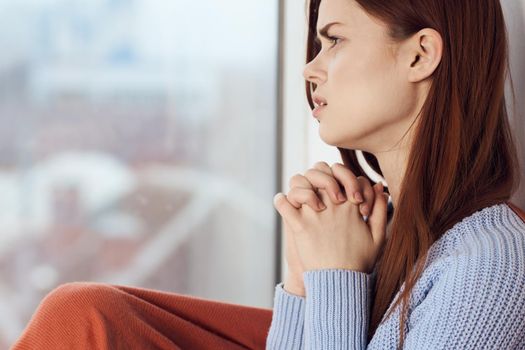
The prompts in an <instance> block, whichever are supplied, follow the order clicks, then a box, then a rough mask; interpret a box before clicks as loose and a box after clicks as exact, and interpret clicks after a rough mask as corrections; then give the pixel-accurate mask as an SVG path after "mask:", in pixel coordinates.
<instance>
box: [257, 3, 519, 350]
mask: <svg viewBox="0 0 525 350" xmlns="http://www.w3.org/2000/svg"><path fill="white" fill-rule="evenodd" d="M334 23H337V24H334ZM309 26H310V28H309V29H310V30H309V36H308V46H307V50H308V52H307V62H308V64H307V66H306V69H305V70H304V77H305V79H307V80H308V83H307V90H306V91H307V95H308V98H309V102H310V105H311V106H312V107H313V106H314V104H313V103H312V96H311V94H310V92H311V88H310V85H314V95H313V102H315V104H323V105H324V104H326V105H325V106H323V107H317V108H316V109H315V110H314V115H315V116H316V117H317V118H318V121H319V134H320V137H321V138H322V139H323V140H324V141H325V142H326V143H328V144H330V145H334V146H337V147H338V149H339V151H340V153H341V156H342V158H343V161H344V166H343V165H341V164H335V165H334V166H333V167H330V166H328V165H327V164H326V163H318V164H316V166H315V168H314V169H313V170H310V171H309V172H307V173H306V174H305V176H301V175H298V176H295V177H294V178H292V180H291V181H290V187H291V190H290V193H289V194H288V196H284V195H282V194H277V195H276V197H275V198H274V200H275V203H274V205H275V206H276V209H277V210H278V211H279V213H280V214H281V216H282V218H283V220H284V222H285V234H286V238H287V240H288V246H289V247H291V248H288V250H287V261H288V266H289V274H288V276H287V278H286V280H285V282H284V284H283V283H280V284H279V285H278V286H277V287H276V294H275V302H274V310H273V311H274V312H273V320H272V324H271V328H270V331H269V336H268V339H267V348H268V349H299V348H302V347H304V348H307V349H365V348H367V349H394V348H406V349H477V348H484V349H518V348H520V349H525V299H524V298H523V295H525V269H524V268H523V266H524V261H525V253H524V252H525V249H524V248H525V224H524V222H523V221H522V220H520V218H519V216H518V215H516V213H515V212H514V211H513V210H517V212H520V211H519V209H517V208H516V207H515V206H513V205H512V204H511V203H510V202H508V200H509V199H510V197H511V195H512V194H513V192H514V191H515V190H516V188H517V187H518V185H519V165H518V160H517V156H516V149H515V145H514V142H513V139H512V136H511V132H510V130H509V125H508V121H507V112H506V109H505V98H504V82H505V77H506V73H507V67H508V61H507V54H508V52H507V38H506V29H505V23H504V19H503V14H502V9H501V6H500V4H499V1H498V0H469V1H443V0H441V1H440V0H418V1H406V0H405V1H403V0H394V1H382V0H330V1H327V0H325V1H321V0H312V1H311V2H310V4H309ZM352 150H362V151H363V154H364V155H365V156H366V158H367V160H368V161H369V162H370V163H371V164H372V166H373V167H374V168H375V170H376V171H377V172H378V173H380V174H381V175H382V176H384V179H385V180H386V182H387V184H388V192H389V194H390V196H391V199H392V204H393V207H394V208H395V211H394V213H393V217H392V220H391V222H390V227H389V232H388V234H387V233H386V232H385V224H386V221H387V215H386V208H387V207H386V199H385V195H384V194H383V193H382V192H383V191H382V190H381V186H382V184H381V183H379V184H377V185H375V186H374V187H373V189H374V190H371V189H372V187H371V186H370V185H369V182H368V180H366V178H367V177H366V174H364V173H363V171H362V170H361V169H360V166H359V164H358V162H357V158H356V155H355V153H354V152H353V151H352ZM364 179H365V180H364ZM335 180H337V183H340V184H341V185H342V188H339V185H338V184H337V183H336V182H335ZM359 180H360V181H359ZM360 185H361V186H360ZM357 188H361V189H362V190H364V194H365V197H366V196H367V193H368V201H367V206H369V208H370V209H371V214H370V215H369V218H368V222H367V223H366V224H365V221H364V220H363V218H361V216H360V215H358V214H359V211H358V210H357V209H356V208H358V207H357V201H355V200H354V199H352V195H353V194H354V192H355V191H356V189H357ZM367 189H368V191H367ZM338 193H346V194H347V197H348V198H349V199H351V200H349V201H347V202H344V201H343V202H340V201H338V199H337V194H338ZM290 195H292V197H293V198H290ZM317 195H319V197H320V198H318V196H317ZM286 199H287V200H286ZM319 200H320V201H322V204H324V205H325V206H326V209H323V208H322V207H317V206H316V204H317V202H318V201H319ZM303 204H307V205H306V206H303ZM360 209H361V210H362V209H363V208H360ZM364 210H365V212H366V210H367V209H366V208H365V209H364ZM361 214H362V215H368V213H363V212H362V211H361ZM521 214H522V215H523V212H521Z"/></svg>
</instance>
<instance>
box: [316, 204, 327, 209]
mask: <svg viewBox="0 0 525 350" xmlns="http://www.w3.org/2000/svg"><path fill="white" fill-rule="evenodd" d="M317 205H318V206H319V209H326V205H324V203H318V204H317Z"/></svg>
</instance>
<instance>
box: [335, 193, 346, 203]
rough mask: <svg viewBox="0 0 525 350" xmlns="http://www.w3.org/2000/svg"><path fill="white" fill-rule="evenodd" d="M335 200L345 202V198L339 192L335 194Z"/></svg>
mask: <svg viewBox="0 0 525 350" xmlns="http://www.w3.org/2000/svg"><path fill="white" fill-rule="evenodd" d="M337 199H339V200H340V201H341V202H344V201H346V196H345V195H344V194H342V193H341V192H339V193H338V194H337Z"/></svg>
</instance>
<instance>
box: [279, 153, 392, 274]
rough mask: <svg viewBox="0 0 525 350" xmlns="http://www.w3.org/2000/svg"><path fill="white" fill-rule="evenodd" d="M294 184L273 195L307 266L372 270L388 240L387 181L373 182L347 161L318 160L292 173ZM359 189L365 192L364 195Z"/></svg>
mask: <svg viewBox="0 0 525 350" xmlns="http://www.w3.org/2000/svg"><path fill="white" fill-rule="evenodd" d="M340 186H342V188H341V187H340ZM290 187H291V189H290V191H289V193H288V194H287V195H284V194H283V193H277V194H276V195H275V196H274V207H275V208H276V209H277V211H278V212H279V214H280V216H281V217H282V219H283V220H284V223H285V225H286V226H287V227H288V228H289V232H286V234H291V235H293V237H290V238H291V239H289V240H287V241H288V242H293V243H294V244H295V250H296V253H297V256H298V258H299V260H300V264H301V266H302V268H303V269H304V271H309V270H319V269H329V268H337V269H349V270H354V271H360V272H365V273H371V272H372V270H373V268H374V265H375V263H376V260H377V258H378V254H379V252H380V250H381V248H382V246H383V244H384V243H385V240H386V222H387V201H388V194H387V193H384V192H383V186H382V183H381V182H379V183H378V184H376V185H374V186H371V185H370V182H369V181H368V180H367V179H366V178H365V177H363V176H360V177H358V178H356V177H355V175H354V174H353V173H352V172H351V171H350V169H348V168H347V167H345V166H344V165H343V164H339V163H335V164H334V165H332V167H330V166H329V165H328V164H327V163H325V162H319V163H316V165H315V167H314V168H313V169H310V170H308V171H307V172H306V173H305V175H304V176H302V175H299V174H298V175H295V176H294V177H292V179H291V180H290ZM345 193H346V196H345ZM354 193H359V194H362V195H361V197H362V198H361V200H358V199H356V198H355V197H354ZM340 194H342V195H343V196H344V197H345V198H344V199H342V200H341V199H339V198H338V195H340ZM363 216H367V218H368V220H365V219H364V218H363Z"/></svg>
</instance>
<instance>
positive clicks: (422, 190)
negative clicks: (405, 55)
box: [306, 0, 520, 348]
mask: <svg viewBox="0 0 525 350" xmlns="http://www.w3.org/2000/svg"><path fill="white" fill-rule="evenodd" d="M356 1H357V3H358V4H359V5H360V6H361V7H362V8H363V10H365V11H366V12H367V13H369V14H370V15H372V16H374V17H376V18H378V19H380V20H382V21H383V22H384V23H385V24H386V26H387V28H388V30H389V35H390V37H391V38H392V39H394V40H398V41H402V40H404V39H406V38H408V37H410V36H411V35H413V34H415V33H417V32H418V31H419V30H421V29H423V28H433V29H435V30H437V31H438V32H439V33H440V34H441V36H442V39H443V55H442V59H441V62H440V64H439V65H438V67H437V68H436V70H435V71H434V73H433V75H432V87H431V89H430V91H429V94H428V97H427V100H426V101H425V104H424V106H423V108H422V110H421V112H420V114H419V116H418V117H419V118H420V120H419V124H418V128H417V130H415V136H414V140H413V144H412V147H411V151H410V154H409V158H408V163H407V169H406V172H405V176H404V179H403V181H402V183H401V190H400V196H399V199H398V202H397V203H396V207H395V210H394V211H393V213H392V215H391V216H389V223H390V230H391V231H390V238H389V240H388V241H387V243H386V244H385V246H384V248H383V251H382V254H381V255H380V257H379V259H378V261H377V263H376V270H377V275H376V283H375V286H374V290H373V293H372V295H373V298H372V300H373V303H372V311H371V317H370V324H369V328H368V341H370V340H371V338H372V337H373V335H374V333H375V331H376V329H377V327H378V326H379V325H380V323H381V322H382V321H383V320H384V319H386V318H388V317H389V316H390V315H391V314H392V312H393V311H394V309H395V308H396V307H397V306H398V305H399V304H400V303H401V304H402V311H401V317H400V324H399V326H400V327H399V335H400V343H399V347H400V348H402V347H403V343H404V333H405V322H406V320H407V313H408V311H407V306H408V299H409V296H410V293H411V291H412V288H413V287H414V284H415V283H416V281H417V280H418V278H419V277H420V276H421V273H422V272H423V267H424V263H425V260H426V258H427V252H428V250H429V248H430V246H431V245H432V243H434V242H435V241H436V240H438V239H439V238H440V237H441V236H442V235H443V233H445V231H447V230H448V229H450V228H451V227H452V226H453V225H454V224H455V223H457V222H459V221H461V219H463V218H465V217H466V216H469V215H471V214H473V213H474V212H476V211H478V210H480V209H482V208H485V207H487V206H492V205H495V204H499V203H503V202H505V201H508V200H509V199H510V197H511V195H512V194H513V193H514V192H515V191H516V189H517V188H518V186H519V182H520V169H519V162H518V156H517V150H516V146H515V142H514V139H513V135H512V134H511V129H510V126H509V121H508V116H507V109H506V103H505V95H504V85H505V79H506V77H507V74H508V75H509V76H510V71H509V62H508V39H507V37H508V34H507V31H506V26H505V22H504V18H503V12H502V9H501V5H500V3H499V1H498V0H469V1H445V0H418V1H410V0H389V1H384V0H356ZM320 3H321V0H307V9H308V12H307V16H308V28H309V31H308V41H307V55H306V63H308V62H310V61H311V60H313V59H314V58H315V56H316V55H317V54H318V53H319V51H320V49H321V48H320V46H319V45H318V44H316V42H315V40H314V39H315V36H316V26H317V16H318V10H319V4H320ZM511 84H512V78H511ZM312 85H313V86H314V88H313V90H314V91H315V88H316V86H315V84H312V83H310V82H308V81H306V94H307V99H308V103H309V104H310V107H311V108H312V109H313V108H314V104H313V101H312V96H311V95H312ZM512 91H513V93H514V87H513V86H512ZM338 150H339V152H340V153H341V158H342V160H343V163H344V164H345V166H347V167H348V168H349V169H350V170H351V171H352V172H353V173H354V174H355V175H356V176H361V175H362V176H366V177H367V178H368V179H369V180H370V181H371V182H372V180H371V179H370V178H369V177H368V176H367V174H366V173H365V172H364V171H363V169H362V168H361V166H360V165H359V162H358V161H357V157H356V154H355V150H352V149H344V148H339V147H338ZM414 150H417V151H414ZM363 154H364V155H365V158H366V160H367V162H368V163H369V164H370V165H371V166H372V168H374V170H375V171H376V172H377V173H379V174H381V175H382V173H381V169H380V168H379V164H378V162H377V159H376V158H375V157H374V156H373V155H372V154H370V153H367V152H363ZM407 189H410V190H407ZM408 213H410V215H408ZM403 283H405V286H404V288H403V291H402V293H401V294H400V297H399V298H397V299H396V301H395V303H393V304H392V307H391V308H390V309H389V310H388V311H389V312H388V314H386V311H387V309H388V307H389V305H390V304H391V303H392V301H393V298H394V296H395V295H396V293H397V292H398V291H399V289H400V287H401V285H402V284H403Z"/></svg>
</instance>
